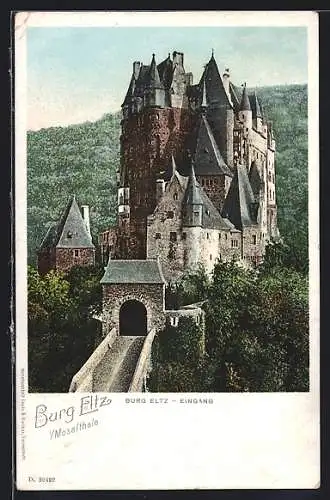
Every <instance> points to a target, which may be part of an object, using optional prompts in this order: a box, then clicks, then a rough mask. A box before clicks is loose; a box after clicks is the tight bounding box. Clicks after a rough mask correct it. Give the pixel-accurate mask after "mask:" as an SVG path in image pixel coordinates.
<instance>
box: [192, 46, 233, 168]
mask: <svg viewBox="0 0 330 500" xmlns="http://www.w3.org/2000/svg"><path fill="white" fill-rule="evenodd" d="M204 83H205V88H206V99H207V105H208V106H207V119H208V122H209V124H210V126H211V128H212V130H213V134H214V138H215V140H216V142H217V145H218V147H219V150H220V152H221V154H222V156H223V158H224V160H225V162H226V164H227V165H228V166H229V167H230V168H232V167H233V130H234V110H233V105H232V102H231V99H230V95H228V94H227V90H226V88H227V89H228V87H229V86H230V84H229V82H228V81H225V82H224V81H223V80H222V78H221V76H220V73H219V69H218V66H217V63H216V61H215V59H214V54H213V52H212V55H211V58H210V60H209V62H208V63H207V64H206V66H205V69H204V72H203V75H202V78H201V80H200V83H199V88H200V96H201V98H200V102H201V101H202V93H203V88H204V87H203V86H204Z"/></svg>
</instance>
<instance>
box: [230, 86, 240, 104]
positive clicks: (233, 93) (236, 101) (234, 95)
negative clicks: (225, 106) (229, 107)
mask: <svg viewBox="0 0 330 500" xmlns="http://www.w3.org/2000/svg"><path fill="white" fill-rule="evenodd" d="M229 92H230V96H231V100H232V102H233V106H234V110H235V111H238V109H239V104H240V101H239V98H238V93H237V89H236V87H235V85H234V84H233V83H232V82H229Z"/></svg>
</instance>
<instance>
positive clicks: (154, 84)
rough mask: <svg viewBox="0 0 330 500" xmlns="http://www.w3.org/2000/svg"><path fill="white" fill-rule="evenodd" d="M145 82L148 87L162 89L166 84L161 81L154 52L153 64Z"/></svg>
mask: <svg viewBox="0 0 330 500" xmlns="http://www.w3.org/2000/svg"><path fill="white" fill-rule="evenodd" d="M145 84H146V87H148V88H157V89H162V88H164V85H163V84H162V82H161V81H160V76H159V73H158V69H157V64H156V59H155V54H152V60H151V64H150V66H149V71H148V72H147V74H146V77H145Z"/></svg>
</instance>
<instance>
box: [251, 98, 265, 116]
mask: <svg viewBox="0 0 330 500" xmlns="http://www.w3.org/2000/svg"><path fill="white" fill-rule="evenodd" d="M249 101H250V104H251V109H252V118H263V114H262V108H261V106H260V103H259V100H258V97H257V93H256V92H254V93H253V94H252V95H249Z"/></svg>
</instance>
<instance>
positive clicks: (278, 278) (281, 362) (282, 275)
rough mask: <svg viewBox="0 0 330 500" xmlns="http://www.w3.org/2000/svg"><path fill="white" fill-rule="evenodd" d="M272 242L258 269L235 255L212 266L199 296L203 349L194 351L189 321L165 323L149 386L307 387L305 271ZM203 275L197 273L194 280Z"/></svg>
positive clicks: (217, 388)
mask: <svg viewBox="0 0 330 500" xmlns="http://www.w3.org/2000/svg"><path fill="white" fill-rule="evenodd" d="M271 249H272V251H273V252H274V254H272V255H271V256H269V257H268V264H267V266H266V265H265V266H264V267H263V268H262V269H261V270H259V269H257V270H256V269H251V270H248V269H245V268H243V267H242V266H241V265H239V264H238V263H234V262H231V263H218V264H217V265H216V266H215V268H214V273H213V277H212V280H211V282H210V283H209V284H208V288H207V301H206V302H205V304H204V308H205V314H206V328H205V345H206V355H205V356H204V357H203V356H200V355H199V357H198V358H196V357H194V352H196V351H195V348H196V346H197V343H196V342H197V341H196V335H195V334H194V333H193V328H192V326H191V325H182V327H181V330H180V333H179V332H178V330H179V329H177V330H176V329H174V328H173V327H170V328H168V329H166V330H165V331H164V332H162V334H161V335H159V337H158V339H157V343H156V344H155V346H153V360H154V362H153V370H152V373H151V378H150V384H149V385H150V389H151V390H153V391H169V392H172V391H173V392H175V391H187V392H189V391H201V392H209V391H211V392H245V391H250V392H251V391H255V392H256V391H263V392H266V391H271V392H277V391H306V390H308V383H309V382H308V380H309V379H308V367H309V348H308V346H309V318H308V281H307V276H306V275H305V274H304V273H302V272H299V271H297V270H296V269H295V268H294V266H293V265H292V262H291V261H290V259H288V257H287V254H286V250H285V251H284V250H283V248H282V246H281V245H280V244H279V245H278V246H276V247H271ZM275 250H276V252H275ZM271 264H272V265H271ZM195 280H196V276H195V275H194V279H193V286H196V283H195ZM203 283H204V281H203V278H201V283H200V285H201V288H203V286H204V285H203ZM194 342H195V344H194ZM192 346H194V348H193V349H192ZM199 352H200V351H199Z"/></svg>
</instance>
